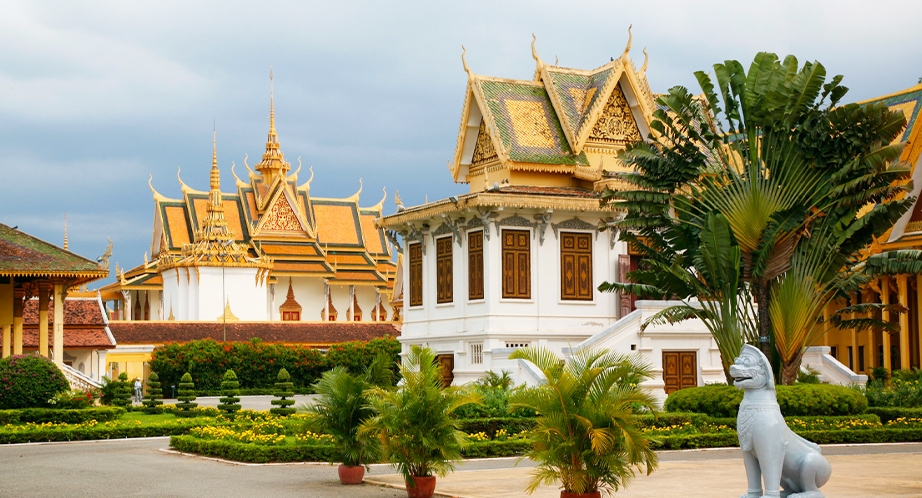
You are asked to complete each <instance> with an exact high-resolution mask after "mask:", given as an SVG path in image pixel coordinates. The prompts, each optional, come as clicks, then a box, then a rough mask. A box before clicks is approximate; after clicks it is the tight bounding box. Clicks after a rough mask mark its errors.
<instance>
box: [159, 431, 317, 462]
mask: <svg viewBox="0 0 922 498" xmlns="http://www.w3.org/2000/svg"><path fill="white" fill-rule="evenodd" d="M170 447H171V448H173V449H174V450H176V451H181V452H183V453H195V454H198V455H207V456H213V457H218V458H225V459H227V460H234V461H236V462H249V463H269V462H328V461H330V459H331V458H332V454H333V445H323V446H320V445H306V444H296V445H284V446H261V445H257V444H252V443H237V442H233V441H224V440H214V439H200V438H196V437H193V436H173V437H171V438H170Z"/></svg>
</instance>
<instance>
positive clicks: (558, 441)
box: [509, 347, 657, 494]
mask: <svg viewBox="0 0 922 498" xmlns="http://www.w3.org/2000/svg"><path fill="white" fill-rule="evenodd" d="M509 358H510V359H523V360H528V361H530V362H532V363H534V364H535V366H537V367H538V369H540V370H541V372H543V373H544V376H545V378H546V379H547V380H546V383H545V384H543V385H541V386H538V387H537V388H533V389H524V390H521V391H519V392H518V393H517V394H516V395H515V396H514V397H513V406H519V407H527V408H531V409H533V410H535V411H537V412H538V417H537V420H536V426H535V429H534V430H533V431H532V432H531V436H530V437H531V440H532V442H533V446H532V448H531V449H530V450H528V451H527V452H526V456H527V457H528V458H530V459H532V460H534V461H535V462H537V463H538V466H537V470H536V471H535V473H534V474H533V475H532V478H531V480H530V481H529V483H528V488H527V489H526V491H527V492H528V493H532V492H534V491H535V489H537V487H538V486H539V485H541V484H554V483H557V482H560V483H561V484H562V485H563V492H565V493H575V494H580V493H598V492H600V491H601V490H613V491H617V490H618V489H619V488H620V487H622V486H625V485H626V484H627V482H628V481H629V480H630V479H631V478H632V477H633V476H634V474H635V469H638V470H639V469H646V473H647V474H650V473H651V472H653V470H654V469H655V468H656V466H657V457H656V453H655V452H654V451H653V450H652V449H651V447H650V441H649V439H648V438H647V437H646V436H645V435H644V433H643V432H642V431H641V430H640V428H639V427H637V425H636V424H635V422H634V413H635V411H636V410H652V409H653V408H654V407H655V405H656V401H655V399H654V398H653V397H652V396H651V395H650V394H649V393H647V392H646V391H643V390H642V389H640V388H639V387H638V384H639V383H640V382H641V381H642V380H644V379H646V378H650V377H651V374H650V366H649V365H647V364H645V363H643V362H642V361H641V360H640V358H639V357H638V356H624V355H620V354H617V353H612V352H609V351H608V350H591V349H584V350H580V351H579V352H577V353H576V354H575V355H574V356H572V357H571V358H569V359H567V360H566V361H563V360H562V359H561V358H560V357H558V356H557V355H556V354H555V353H554V352H553V351H551V350H549V349H546V348H540V347H527V348H522V349H518V350H516V351H515V352H513V353H512V354H511V355H510V356H509Z"/></svg>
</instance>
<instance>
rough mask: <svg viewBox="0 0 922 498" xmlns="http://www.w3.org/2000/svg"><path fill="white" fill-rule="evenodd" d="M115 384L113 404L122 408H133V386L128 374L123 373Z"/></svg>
mask: <svg viewBox="0 0 922 498" xmlns="http://www.w3.org/2000/svg"><path fill="white" fill-rule="evenodd" d="M113 384H114V385H115V387H114V394H113V397H112V404H113V405H115V406H121V407H128V406H131V384H129V383H128V374H127V373H125V372H122V373H121V375H119V376H118V380H117V381H115V382H114V383H113Z"/></svg>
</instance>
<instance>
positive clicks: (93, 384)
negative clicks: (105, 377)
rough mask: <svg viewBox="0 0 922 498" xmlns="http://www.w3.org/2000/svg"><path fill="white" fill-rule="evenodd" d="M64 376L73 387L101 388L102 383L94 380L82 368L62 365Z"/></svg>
mask: <svg viewBox="0 0 922 498" xmlns="http://www.w3.org/2000/svg"><path fill="white" fill-rule="evenodd" d="M60 367H61V371H62V372H63V373H64V378H65V379H67V382H69V383H70V388H71V389H94V388H95V389H99V388H101V387H102V383H100V382H97V381H95V380H93V379H92V378H91V377H89V376H87V375H86V374H84V373H83V372H81V371H80V370H77V369H76V368H74V367H71V366H69V365H60Z"/></svg>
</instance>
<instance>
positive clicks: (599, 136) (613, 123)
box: [587, 85, 643, 146]
mask: <svg viewBox="0 0 922 498" xmlns="http://www.w3.org/2000/svg"><path fill="white" fill-rule="evenodd" d="M642 138H643V137H642V136H641V134H640V129H638V128H637V122H636V121H635V120H634V114H633V113H632V112H631V106H630V105H629V104H628V102H627V98H625V96H624V91H622V90H621V86H620V85H618V86H616V87H615V88H614V90H612V92H611V96H610V97H609V98H608V102H606V103H605V107H604V108H603V109H602V113H601V115H600V116H599V118H598V119H597V120H596V122H595V125H593V127H592V130H591V131H590V132H589V138H588V139H587V141H590V142H601V143H603V144H606V145H619V146H627V145H629V144H632V143H634V142H637V141H638V140H641V139H642Z"/></svg>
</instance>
